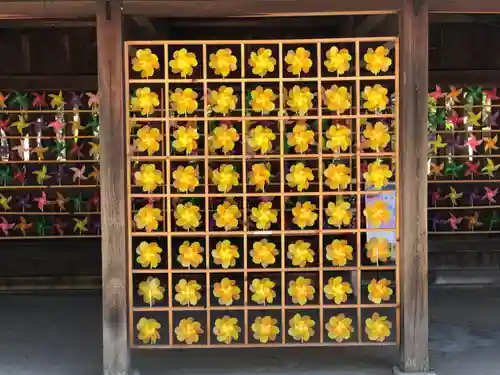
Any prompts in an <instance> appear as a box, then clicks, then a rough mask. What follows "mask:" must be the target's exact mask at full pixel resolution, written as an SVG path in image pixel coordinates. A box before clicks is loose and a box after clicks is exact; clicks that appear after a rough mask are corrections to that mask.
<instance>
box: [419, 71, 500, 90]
mask: <svg viewBox="0 0 500 375" xmlns="http://www.w3.org/2000/svg"><path fill="white" fill-rule="evenodd" d="M429 84H431V85H454V86H463V85H471V86H472V85H474V86H477V85H479V86H483V87H499V86H500V70H431V71H429Z"/></svg>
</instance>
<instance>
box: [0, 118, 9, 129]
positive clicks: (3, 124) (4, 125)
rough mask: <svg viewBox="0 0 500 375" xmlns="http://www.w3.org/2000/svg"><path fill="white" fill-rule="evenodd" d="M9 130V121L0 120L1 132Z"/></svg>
mask: <svg viewBox="0 0 500 375" xmlns="http://www.w3.org/2000/svg"><path fill="white" fill-rule="evenodd" d="M8 129H9V119H6V120H0V131H2V130H3V131H4V132H6V131H7V130H8Z"/></svg>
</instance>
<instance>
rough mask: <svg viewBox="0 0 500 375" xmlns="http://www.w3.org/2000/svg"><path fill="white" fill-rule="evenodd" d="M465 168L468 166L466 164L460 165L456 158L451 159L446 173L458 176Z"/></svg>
mask: <svg viewBox="0 0 500 375" xmlns="http://www.w3.org/2000/svg"><path fill="white" fill-rule="evenodd" d="M464 168H466V166H465V165H464V164H461V165H458V164H457V163H455V161H454V160H451V161H450V162H449V163H448V165H447V166H446V168H445V169H444V175H445V176H453V177H455V178H458V176H459V174H462V172H463V170H464Z"/></svg>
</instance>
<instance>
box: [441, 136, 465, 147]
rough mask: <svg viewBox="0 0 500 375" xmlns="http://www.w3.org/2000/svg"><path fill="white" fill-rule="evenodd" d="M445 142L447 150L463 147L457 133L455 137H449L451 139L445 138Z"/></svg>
mask: <svg viewBox="0 0 500 375" xmlns="http://www.w3.org/2000/svg"><path fill="white" fill-rule="evenodd" d="M445 142H446V144H447V145H448V149H449V150H456V149H461V148H464V146H462V144H461V143H462V141H461V140H460V136H459V135H457V136H456V137H455V139H453V138H451V139H447V140H446V141H445Z"/></svg>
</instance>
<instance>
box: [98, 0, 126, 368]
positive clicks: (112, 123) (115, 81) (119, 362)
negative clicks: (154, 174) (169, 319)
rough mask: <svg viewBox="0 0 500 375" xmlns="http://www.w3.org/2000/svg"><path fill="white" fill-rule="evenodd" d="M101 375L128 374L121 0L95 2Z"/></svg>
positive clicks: (99, 0)
mask: <svg viewBox="0 0 500 375" xmlns="http://www.w3.org/2000/svg"><path fill="white" fill-rule="evenodd" d="M97 48H98V61H99V93H100V123H101V128H100V131H101V133H100V134H101V202H102V209H101V220H102V294H103V297H102V298H103V307H102V310H103V312H102V323H103V365H104V375H127V374H128V373H129V349H128V343H127V288H126V285H127V284H126V282H127V273H126V272H127V271H126V270H127V268H126V265H127V253H126V249H127V246H126V237H127V236H126V213H125V186H126V184H125V170H126V169H125V125H124V121H123V111H124V108H123V107H124V104H123V103H124V101H123V95H124V93H123V67H122V64H123V61H122V56H123V53H122V49H123V37H122V10H121V0H98V1H97Z"/></svg>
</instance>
